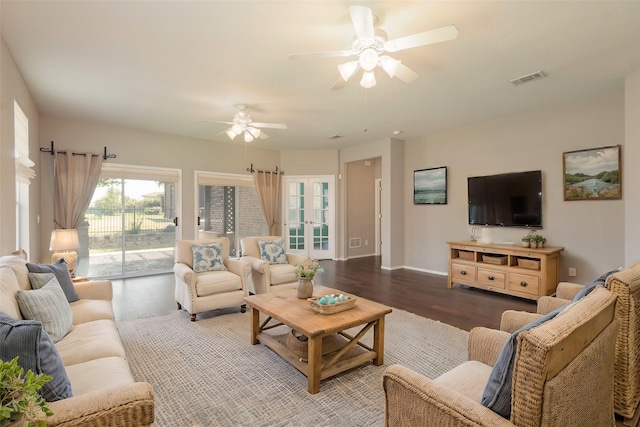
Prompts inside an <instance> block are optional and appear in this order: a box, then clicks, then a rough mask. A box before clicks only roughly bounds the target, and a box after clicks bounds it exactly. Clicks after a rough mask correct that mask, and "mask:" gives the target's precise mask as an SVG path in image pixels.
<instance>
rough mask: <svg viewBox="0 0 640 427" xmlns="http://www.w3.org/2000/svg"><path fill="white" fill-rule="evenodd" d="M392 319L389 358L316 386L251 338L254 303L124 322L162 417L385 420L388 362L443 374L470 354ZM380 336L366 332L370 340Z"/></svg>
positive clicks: (137, 373)
mask: <svg viewBox="0 0 640 427" xmlns="http://www.w3.org/2000/svg"><path fill="white" fill-rule="evenodd" d="M385 320H386V321H385V353H384V365H382V366H375V365H373V364H371V363H370V364H367V365H364V366H362V367H358V368H354V369H352V370H350V371H347V372H343V373H341V374H339V375H337V376H334V377H332V378H328V379H326V380H324V381H322V383H321V384H320V392H319V393H317V394H313V395H312V394H309V393H308V392H307V377H306V376H305V375H303V374H302V373H301V372H299V371H298V370H297V369H295V368H294V367H293V366H291V365H290V364H289V363H287V362H286V361H285V360H284V359H282V358H280V356H278V355H277V354H276V353H274V352H273V351H271V350H270V349H269V348H267V347H265V346H264V345H262V344H258V345H251V344H250V325H249V313H248V312H247V313H240V311H239V309H228V310H217V311H214V312H211V313H205V314H203V315H202V317H201V315H198V320H197V321H196V322H191V321H190V320H189V316H188V314H187V313H186V312H184V311H177V312H175V313H172V314H169V315H166V316H160V317H152V318H146V319H137V320H127V321H119V322H118V329H119V331H120V336H121V338H122V342H123V344H124V348H125V352H126V355H127V359H128V361H129V365H130V367H131V372H132V374H133V376H134V378H135V379H136V380H137V381H146V382H149V383H151V385H152V386H153V388H154V392H155V414H156V421H155V423H154V426H158V427H165V426H166V427H169V426H171V427H174V426H175V427H177V426H180V427H182V426H186V427H205V426H206V427H209V426H382V425H384V392H383V389H382V373H383V372H384V370H385V369H386V367H387V366H390V365H392V364H396V363H399V364H402V365H405V366H408V367H410V368H411V369H414V370H415V371H417V372H420V373H422V374H423V375H425V376H427V377H429V378H435V377H437V376H438V375H440V374H442V373H443V372H446V371H448V370H449V369H451V368H453V367H455V366H457V365H459V364H460V363H462V362H464V361H465V360H466V356H467V350H466V349H467V339H468V332H466V331H463V330H461V329H457V328H455V327H453V326H450V325H447V324H444V323H441V322H437V321H434V320H431V319H427V318H424V317H420V316H417V315H415V314H411V313H408V312H406V311H403V310H398V309H394V310H393V312H392V313H391V314H389V315H387V316H386V318H385ZM278 329H280V328H276V329H274V330H273V331H274V332H278ZM280 332H282V331H280ZM372 335H373V331H372V330H371V331H369V332H368V333H367V335H366V336H365V339H364V340H363V341H364V342H366V343H367V344H369V345H371V341H372Z"/></svg>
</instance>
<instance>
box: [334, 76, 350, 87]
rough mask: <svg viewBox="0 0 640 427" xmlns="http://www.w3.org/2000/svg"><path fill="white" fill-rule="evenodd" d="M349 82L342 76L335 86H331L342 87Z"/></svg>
mask: <svg viewBox="0 0 640 427" xmlns="http://www.w3.org/2000/svg"><path fill="white" fill-rule="evenodd" d="M346 84H347V81H346V80H345V79H343V78H342V77H340V78H339V79H338V81H336V82H335V83H334V84H333V86H331V90H338V89H342V88H343V87H344V86H345V85H346Z"/></svg>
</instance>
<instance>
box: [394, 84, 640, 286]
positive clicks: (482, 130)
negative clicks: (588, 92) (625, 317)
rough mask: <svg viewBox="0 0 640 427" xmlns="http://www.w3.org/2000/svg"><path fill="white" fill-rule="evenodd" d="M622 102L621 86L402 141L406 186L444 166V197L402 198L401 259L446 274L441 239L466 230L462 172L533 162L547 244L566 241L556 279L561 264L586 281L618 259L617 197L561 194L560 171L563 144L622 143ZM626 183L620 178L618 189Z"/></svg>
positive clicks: (620, 215) (491, 232)
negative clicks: (428, 200) (440, 200)
mask: <svg viewBox="0 0 640 427" xmlns="http://www.w3.org/2000/svg"><path fill="white" fill-rule="evenodd" d="M533 84H535V83H533ZM624 108H625V105H624V92H623V91H622V90H620V91H615V92H613V93H609V94H606V95H602V96H599V97H597V98H592V99H587V100H582V101H578V102H574V103H570V104H565V105H558V106H554V107H551V108H546V109H540V110H536V111H531V112H528V113H526V114H519V115H514V116H509V117H502V118H500V119H498V120H493V121H489V122H484V123H479V124H476V125H472V126H466V127H462V128H457V129H454V130H451V131H448V132H443V133H439V134H437V135H431V136H428V137H424V138H416V139H413V140H410V141H407V142H406V144H405V162H406V166H405V188H406V189H407V191H409V189H410V188H412V185H413V182H412V180H413V171H414V170H416V169H424V168H430V167H438V166H447V168H448V204H447V205H418V206H415V205H413V203H412V200H411V199H410V198H406V199H405V203H404V207H405V211H404V213H405V224H406V231H405V265H407V266H409V267H411V268H417V269H422V270H427V271H433V272H440V273H443V274H446V272H447V262H448V253H447V246H446V242H447V241H450V240H469V238H470V227H469V225H468V218H467V177H469V176H479V175H492V174H498V173H506V172H516V171H527V170H537V169H540V170H542V179H543V229H542V230H540V234H542V235H544V236H545V237H547V239H548V240H547V244H548V245H549V246H563V247H564V248H565V250H564V252H563V253H562V261H561V271H560V273H561V274H560V276H561V279H562V280H569V277H568V274H567V273H568V271H567V270H568V267H575V268H577V273H578V275H577V277H575V278H571V280H573V281H577V282H581V283H588V282H590V281H591V280H593V279H595V278H596V277H598V276H599V275H601V274H602V273H604V272H605V271H608V270H611V269H612V268H615V267H618V266H620V265H624V264H625V248H624V237H625V221H624V217H625V215H624V203H625V201H624V199H623V200H609V201H570V202H565V201H564V200H563V182H564V180H563V176H562V158H563V155H562V153H563V152H565V151H572V150H579V149H587V148H595V147H602V146H607V145H616V144H620V145H625V126H624V118H625V112H624ZM622 153H623V161H622V163H623V170H624V164H627V165H630V164H632V163H631V162H632V161H633V160H632V159H631V158H629V156H628V154H629V153H626V154H625V149H624V147H623V150H622ZM635 159H637V157H635ZM636 182H637V180H636ZM632 185H633V184H632V183H631V182H629V181H627V183H626V186H625V182H624V181H623V197H625V192H626V191H627V190H626V188H628V187H631V186H632ZM625 199H626V197H625ZM483 233H485V234H484V235H485V237H489V238H490V239H491V240H492V241H493V242H495V243H502V242H505V241H515V242H519V241H520V237H522V236H523V235H525V234H526V233H527V230H525V229H519V228H516V229H512V228H499V227H483Z"/></svg>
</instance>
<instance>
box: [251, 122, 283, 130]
mask: <svg viewBox="0 0 640 427" xmlns="http://www.w3.org/2000/svg"><path fill="white" fill-rule="evenodd" d="M251 126H254V127H257V128H270V129H287V125H285V124H282V123H256V122H251Z"/></svg>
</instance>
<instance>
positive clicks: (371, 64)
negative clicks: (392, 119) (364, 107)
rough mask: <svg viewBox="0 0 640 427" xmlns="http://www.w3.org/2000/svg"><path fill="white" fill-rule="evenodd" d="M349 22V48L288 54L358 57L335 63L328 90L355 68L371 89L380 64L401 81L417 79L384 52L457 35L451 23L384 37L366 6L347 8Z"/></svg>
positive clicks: (295, 56) (362, 82)
mask: <svg viewBox="0 0 640 427" xmlns="http://www.w3.org/2000/svg"><path fill="white" fill-rule="evenodd" d="M349 14H350V15H351V21H352V22H353V26H354V28H355V30H356V38H355V40H354V41H353V42H352V43H351V49H350V50H337V51H329V52H309V53H296V54H291V55H289V59H306V58H330V57H336V56H357V57H358V59H357V60H354V61H350V62H345V63H344V64H340V65H338V71H339V72H340V77H341V78H340V79H339V80H338V81H337V82H336V83H335V84H334V85H333V87H332V88H331V89H333V90H336V89H341V88H343V87H344V85H345V84H346V83H347V82H348V81H349V79H351V77H353V76H354V75H355V74H356V73H357V72H358V70H359V69H362V70H363V71H364V73H363V76H362V80H360V85H361V86H362V87H365V88H371V87H374V86H375V85H376V78H375V75H374V70H375V68H376V67H378V66H379V67H381V68H382V69H383V70H384V71H385V72H386V73H387V74H388V75H389V77H391V78H392V77H397V78H399V79H400V80H402V81H403V82H405V83H411V82H412V81H414V80H415V79H417V78H418V73H416V72H415V71H413V70H412V69H411V68H409V67H407V66H405V65H403V64H402V63H401V62H400V61H399V60H397V59H394V58H392V57H390V56H388V55H382V54H383V53H385V52H397V51H400V50H405V49H411V48H414V47H419V46H425V45H429V44H434V43H440V42H444V41H448V40H453V39H455V38H456V37H458V29H457V28H456V26H455V25H448V26H446V27H441V28H436V29H434V30H429V31H424V32H422V33H417V34H413V35H410V36H405V37H400V38H397V39H393V40H387V36H386V33H385V32H384V31H382V30H380V29H376V28H374V26H373V24H374V15H373V12H372V11H371V9H370V8H368V7H366V6H351V7H349Z"/></svg>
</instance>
